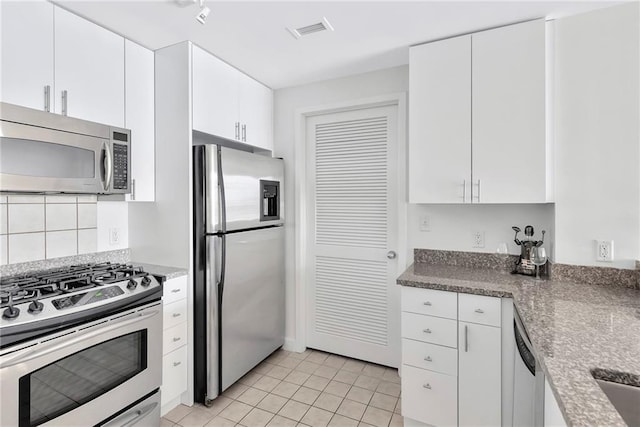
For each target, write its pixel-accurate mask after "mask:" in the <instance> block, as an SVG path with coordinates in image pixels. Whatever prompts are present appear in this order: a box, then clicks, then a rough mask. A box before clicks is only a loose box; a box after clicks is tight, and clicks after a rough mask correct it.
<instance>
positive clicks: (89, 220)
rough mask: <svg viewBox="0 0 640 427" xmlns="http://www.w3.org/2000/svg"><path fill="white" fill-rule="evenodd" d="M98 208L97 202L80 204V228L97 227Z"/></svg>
mask: <svg viewBox="0 0 640 427" xmlns="http://www.w3.org/2000/svg"><path fill="white" fill-rule="evenodd" d="M97 218H98V210H97V205H96V204H95V203H86V204H84V203H83V204H80V203H79V204H78V228H96V227H97V226H98V225H97V224H98V219H97Z"/></svg>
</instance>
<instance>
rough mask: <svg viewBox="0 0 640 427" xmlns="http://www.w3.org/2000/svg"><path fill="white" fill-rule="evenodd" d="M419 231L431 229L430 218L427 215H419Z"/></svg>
mask: <svg viewBox="0 0 640 427" xmlns="http://www.w3.org/2000/svg"><path fill="white" fill-rule="evenodd" d="M420 231H431V218H429V217H428V216H427V215H423V216H421V217H420Z"/></svg>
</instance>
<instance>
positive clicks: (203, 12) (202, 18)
mask: <svg viewBox="0 0 640 427" xmlns="http://www.w3.org/2000/svg"><path fill="white" fill-rule="evenodd" d="M196 1H198V2H199V4H200V12H198V15H197V16H196V21H198V22H199V23H201V24H202V25H204V24H205V23H206V22H207V17H208V16H209V13H211V9H209V8H208V7H207V6H205V5H204V0H196Z"/></svg>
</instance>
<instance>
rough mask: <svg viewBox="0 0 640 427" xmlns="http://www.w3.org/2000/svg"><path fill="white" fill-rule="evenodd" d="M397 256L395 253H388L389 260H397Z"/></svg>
mask: <svg viewBox="0 0 640 427" xmlns="http://www.w3.org/2000/svg"><path fill="white" fill-rule="evenodd" d="M396 256H397V254H396V252H395V251H389V252H387V258H389V259H396Z"/></svg>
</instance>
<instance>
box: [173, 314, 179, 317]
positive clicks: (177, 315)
mask: <svg viewBox="0 0 640 427" xmlns="http://www.w3.org/2000/svg"><path fill="white" fill-rule="evenodd" d="M172 316H173V317H180V313H173V314H172Z"/></svg>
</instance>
